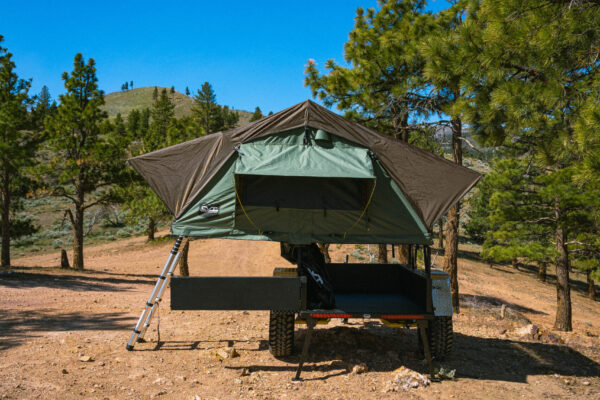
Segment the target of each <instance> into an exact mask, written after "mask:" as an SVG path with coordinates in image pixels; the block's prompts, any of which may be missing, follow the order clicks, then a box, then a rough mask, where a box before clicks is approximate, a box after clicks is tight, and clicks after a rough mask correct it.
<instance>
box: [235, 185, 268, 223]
mask: <svg viewBox="0 0 600 400" xmlns="http://www.w3.org/2000/svg"><path fill="white" fill-rule="evenodd" d="M232 180H233V190H234V191H235V197H237V201H238V203H239V204H240V207H241V208H242V211H243V212H244V215H245V216H246V219H248V222H250V223H251V224H252V226H253V227H255V228H256V230H257V231H258V234H259V235H262V231H261V230H260V228H259V227H258V226H256V224H255V223H254V221H252V220H251V219H250V217H249V216H248V214H247V213H246V209H245V208H244V205H243V204H242V199H240V195H239V194H238V191H237V187H236V186H235V175H234V176H233V179H232Z"/></svg>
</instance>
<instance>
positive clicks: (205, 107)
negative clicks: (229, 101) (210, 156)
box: [192, 82, 219, 135]
mask: <svg viewBox="0 0 600 400" xmlns="http://www.w3.org/2000/svg"><path fill="white" fill-rule="evenodd" d="M218 114H219V109H218V105H217V96H216V95H215V92H214V90H213V88H212V86H211V84H210V83H208V82H204V83H203V84H202V88H201V89H200V90H198V92H197V93H196V95H195V96H194V105H193V107H192V115H193V116H194V118H195V119H196V120H197V121H198V123H199V124H200V126H202V128H204V134H205V135H207V134H209V133H213V132H216V131H214V130H212V128H213V127H214V122H213V121H214V120H215V118H217V117H218Z"/></svg>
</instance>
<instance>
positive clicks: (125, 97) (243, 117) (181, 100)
mask: <svg viewBox="0 0 600 400" xmlns="http://www.w3.org/2000/svg"><path fill="white" fill-rule="evenodd" d="M157 88H158V91H159V92H160V91H161V90H162V89H167V93H169V95H170V97H171V100H172V101H173V103H175V116H176V117H178V118H180V117H185V116H188V115H190V114H191V109H192V105H193V104H194V99H192V98H191V97H189V96H186V95H185V94H183V93H180V92H178V91H175V93H173V94H171V92H170V91H171V89H170V88H163V87H160V86H157ZM153 93H154V86H148V87H143V88H136V89H131V90H127V91H125V92H113V93H109V94H107V95H106V96H105V97H104V100H105V104H104V107H103V108H104V110H105V111H106V112H107V113H108V116H109V117H111V118H112V117H115V116H116V115H117V114H119V113H121V116H123V118H126V117H127V114H129V112H130V111H131V110H134V109H138V110H139V109H143V108H146V107H152V103H153V102H154V100H153V99H152V94H153ZM235 111H236V112H237V113H238V115H239V116H240V122H239V125H245V124H247V123H248V122H250V117H252V113H250V112H248V111H243V110H235Z"/></svg>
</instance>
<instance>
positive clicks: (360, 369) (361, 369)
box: [352, 363, 369, 375]
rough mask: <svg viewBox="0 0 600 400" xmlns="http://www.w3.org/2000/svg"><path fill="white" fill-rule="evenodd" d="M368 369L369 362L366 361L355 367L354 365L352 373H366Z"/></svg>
mask: <svg viewBox="0 0 600 400" xmlns="http://www.w3.org/2000/svg"><path fill="white" fill-rule="evenodd" d="M368 370H369V368H368V367H367V364H365V363H360V364H356V365H355V366H354V367H352V373H353V374H355V375H358V374H364V373H365V372H367V371H368Z"/></svg>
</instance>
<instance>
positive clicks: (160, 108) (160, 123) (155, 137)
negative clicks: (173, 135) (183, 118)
mask: <svg viewBox="0 0 600 400" xmlns="http://www.w3.org/2000/svg"><path fill="white" fill-rule="evenodd" d="M150 116H151V122H150V127H149V129H148V132H147V133H146V135H144V136H142V138H143V149H144V152H150V151H154V150H158V149H159V148H161V147H163V146H164V145H166V143H167V137H168V136H167V133H168V129H169V123H170V122H171V118H173V117H174V116H175V104H173V102H172V101H171V99H170V98H169V96H168V95H167V89H163V90H162V91H161V93H160V97H159V98H158V99H157V100H156V101H155V102H154V104H153V105H152V110H151V111H150Z"/></svg>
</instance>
